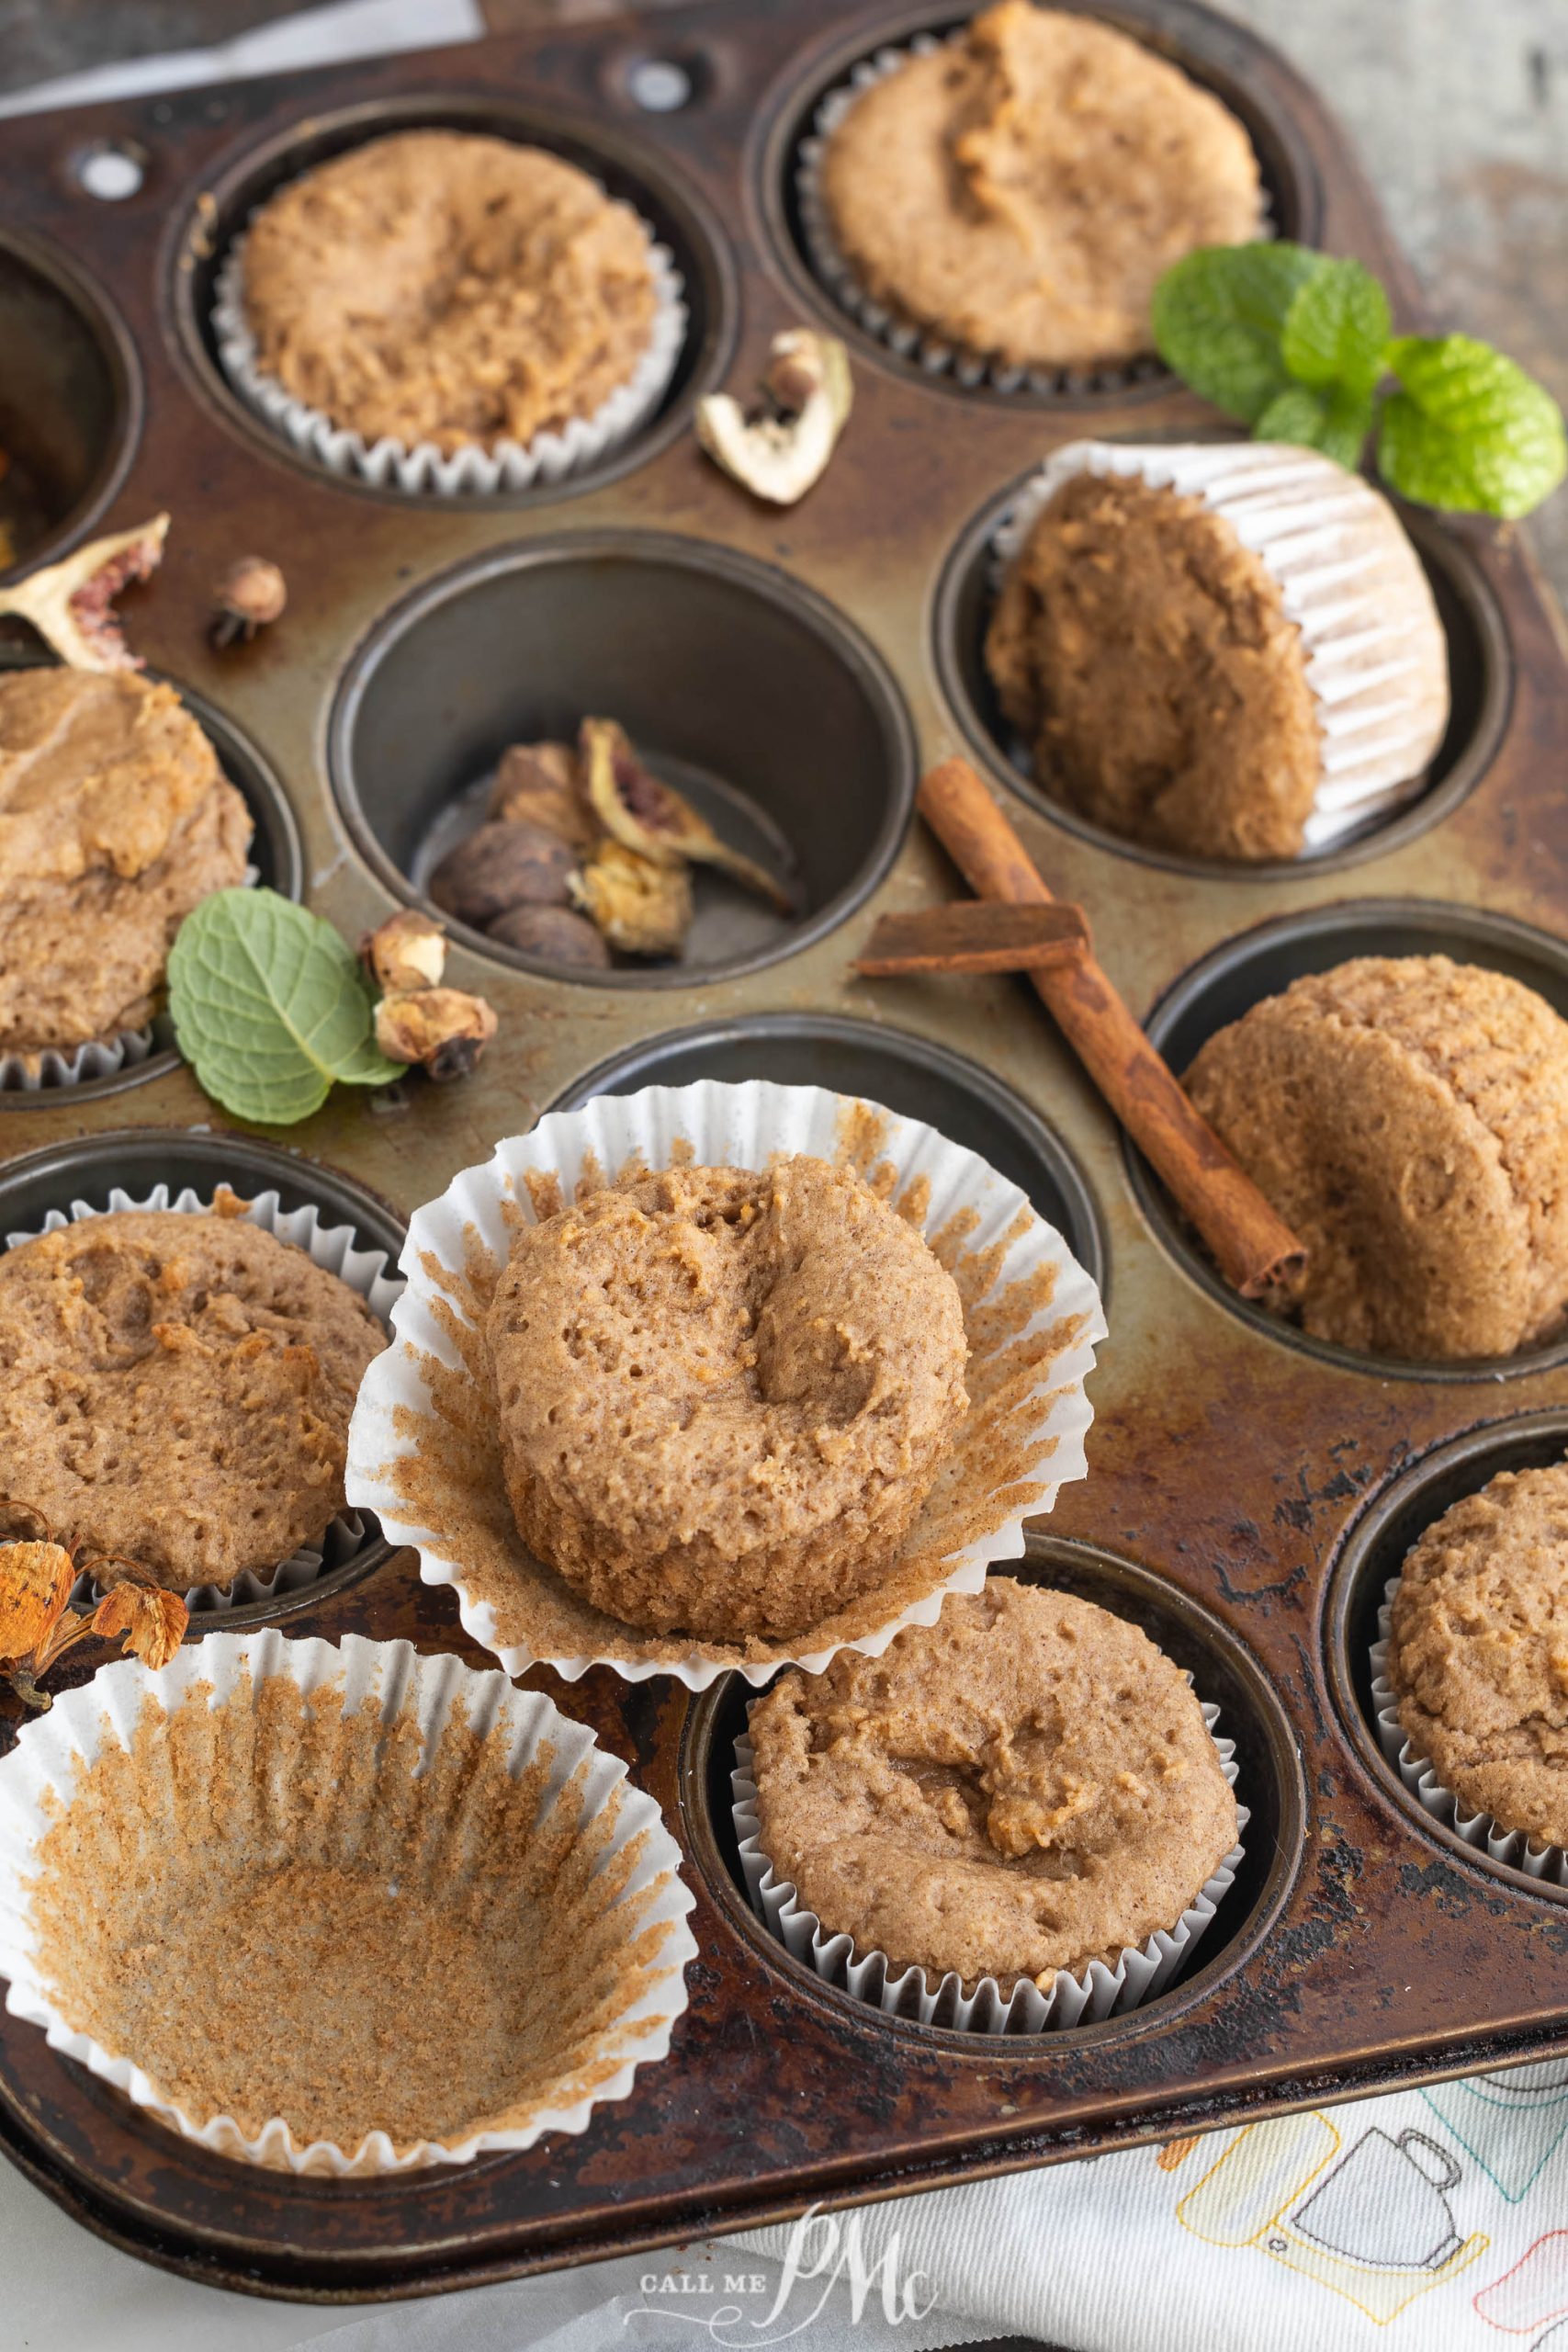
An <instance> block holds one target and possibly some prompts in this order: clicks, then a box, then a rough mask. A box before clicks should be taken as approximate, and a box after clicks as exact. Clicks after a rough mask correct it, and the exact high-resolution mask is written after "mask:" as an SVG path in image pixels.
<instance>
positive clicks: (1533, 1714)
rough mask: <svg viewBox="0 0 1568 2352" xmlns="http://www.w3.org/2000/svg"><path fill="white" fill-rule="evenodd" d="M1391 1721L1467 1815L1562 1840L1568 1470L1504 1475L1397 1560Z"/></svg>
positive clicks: (1567, 1714)
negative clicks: (1395, 1719) (1395, 1709)
mask: <svg viewBox="0 0 1568 2352" xmlns="http://www.w3.org/2000/svg"><path fill="white" fill-rule="evenodd" d="M1390 1614H1391V1621H1392V1622H1391V1637H1390V1641H1389V1647H1388V1668H1387V1671H1388V1679H1389V1681H1390V1682H1391V1683H1392V1685H1393V1691H1394V1693H1395V1696H1396V1698H1397V1700H1398V1702H1399V1720H1400V1723H1401V1724H1402V1726H1403V1727H1404V1735H1405V1737H1406V1738H1407V1739H1408V1740H1409V1741H1410V1743H1411V1745H1412V1747H1414V1748H1415V1749H1416V1754H1417V1755H1418V1756H1420V1757H1423V1758H1427V1760H1429V1762H1430V1764H1431V1767H1432V1770H1434V1772H1435V1773H1436V1774H1437V1776H1438V1780H1439V1781H1441V1782H1442V1784H1443V1786H1444V1788H1446V1789H1449V1790H1451V1791H1452V1792H1453V1794H1454V1795H1455V1796H1456V1797H1457V1798H1458V1799H1459V1801H1460V1804H1461V1809H1462V1811H1463V1812H1464V1813H1466V1814H1472V1813H1484V1814H1490V1815H1492V1817H1493V1819H1494V1820H1495V1822H1496V1824H1497V1826H1498V1827H1499V1828H1500V1829H1504V1830H1517V1831H1522V1832H1523V1833H1524V1834H1525V1835H1527V1836H1528V1837H1530V1838H1535V1839H1537V1840H1539V1841H1540V1842H1541V1843H1544V1844H1546V1845H1551V1846H1568V1463H1562V1462H1556V1463H1552V1464H1550V1465H1549V1467H1547V1468H1546V1469H1543V1470H1507V1471H1505V1472H1504V1473H1503V1474H1502V1476H1500V1477H1496V1478H1494V1479H1493V1480H1492V1481H1491V1483H1490V1485H1488V1486H1485V1487H1483V1488H1482V1490H1481V1492H1480V1493H1479V1494H1478V1495H1466V1496H1464V1497H1463V1498H1461V1500H1460V1501H1459V1502H1457V1503H1455V1504H1453V1505H1452V1507H1451V1508H1450V1510H1446V1511H1445V1512H1444V1513H1443V1515H1442V1517H1441V1519H1439V1520H1438V1521H1435V1523H1434V1524H1433V1525H1432V1526H1431V1527H1429V1528H1428V1529H1427V1532H1426V1533H1425V1534H1424V1535H1423V1536H1422V1538H1421V1540H1420V1542H1419V1543H1418V1544H1415V1545H1414V1546H1413V1547H1412V1549H1411V1551H1410V1553H1409V1555H1407V1557H1406V1559H1405V1562H1404V1569H1403V1570H1402V1572H1401V1575H1400V1579H1399V1584H1398V1586H1397V1588H1396V1589H1395V1592H1394V1596H1393V1605H1392V1609H1391V1612H1390Z"/></svg>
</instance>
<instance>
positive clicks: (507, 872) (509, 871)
mask: <svg viewBox="0 0 1568 2352" xmlns="http://www.w3.org/2000/svg"><path fill="white" fill-rule="evenodd" d="M576 863H577V860H576V856H575V854H573V852H572V851H571V850H570V849H569V848H568V846H567V844H566V843H565V842H563V841H559V840H558V839H557V837H556V836H555V835H554V834H553V833H547V832H544V831H541V830H540V828H539V827H538V826H537V825H528V824H524V823H522V822H521V821H520V820H510V821H509V820H504V819H491V821H490V822H489V823H488V824H483V825H480V826H479V829H478V831H475V832H471V833H469V834H468V836H467V838H466V839H465V840H463V841H460V842H458V843H457V847H456V848H455V849H450V850H448V851H447V853H446V856H445V857H444V858H443V859H442V860H441V863H440V865H438V866H437V867H436V868H435V871H434V874H432V876H431V877H430V895H431V897H432V898H433V899H434V901H435V903H436V905H437V906H438V907H439V908H440V909H441V910H442V912H443V914H448V915H450V916H451V917H452V918H453V920H454V922H466V923H469V924H471V925H472V926H473V928H474V929H475V930H476V931H483V930H484V929H485V927H486V926H487V924H490V923H492V922H494V921H495V919H496V917H497V916H498V915H503V914H506V913H508V912H509V911H510V910H511V909H512V908H513V907H520V906H538V907H564V906H565V904H566V902H567V888H568V884H569V882H570V876H571V874H572V870H573V868H574V866H575V865H576Z"/></svg>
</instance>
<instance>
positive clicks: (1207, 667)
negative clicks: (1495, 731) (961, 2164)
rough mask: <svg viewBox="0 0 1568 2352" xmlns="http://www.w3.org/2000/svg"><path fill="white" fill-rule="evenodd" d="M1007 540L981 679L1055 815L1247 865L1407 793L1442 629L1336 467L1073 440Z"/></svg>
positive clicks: (1444, 645)
mask: <svg viewBox="0 0 1568 2352" xmlns="http://www.w3.org/2000/svg"><path fill="white" fill-rule="evenodd" d="M1004 537H1005V540H1006V542H1007V545H1008V548H1009V550H1010V560H1009V561H1008V566H1007V570H1006V572H1005V575H1004V577H1003V581H1002V585H1001V591H1000V594H999V595H998V599H997V603H996V605H995V607H994V609H993V612H992V615H991V618H990V622H989V625H988V627H987V632H986V642H985V662H986V670H987V674H988V676H989V678H990V680H991V684H993V686H994V687H995V689H996V693H997V698H998V703H999V704H1000V706H1001V710H1002V714H1003V716H1004V718H1006V719H1007V721H1008V724H1009V725H1010V727H1011V728H1012V729H1015V730H1016V733H1017V734H1018V736H1019V737H1020V739H1021V743H1022V744H1023V745H1024V746H1025V747H1026V748H1027V751H1028V753H1029V756H1030V759H1031V761H1032V768H1033V773H1034V776H1035V780H1036V781H1037V782H1038V783H1039V785H1040V786H1041V787H1042V788H1043V790H1044V791H1045V792H1046V793H1047V794H1048V795H1049V796H1050V797H1051V798H1052V799H1054V800H1056V801H1059V802H1060V803H1061V804H1062V806H1063V807H1064V808H1066V809H1072V810H1074V811H1075V812H1076V813H1077V815H1079V816H1080V817H1085V818H1087V819H1089V820H1090V822H1092V823H1094V824H1097V825H1102V826H1103V827H1105V829H1106V830H1107V831H1110V832H1113V833H1119V834H1122V835H1123V836H1124V837H1125V838H1126V839H1128V840H1130V841H1135V842H1142V843H1144V844H1145V845H1146V846H1147V847H1149V848H1151V849H1163V850H1175V851H1179V852H1181V853H1183V854H1186V855H1189V856H1194V857H1212V858H1222V859H1228V860H1237V861H1245V860H1250V859H1258V858H1289V857H1297V856H1300V855H1301V854H1302V853H1303V850H1306V849H1311V848H1317V847H1321V846H1326V845H1327V844H1328V843H1329V842H1332V841H1334V840H1337V839H1338V838H1340V837H1341V836H1342V835H1343V834H1345V833H1346V832H1348V831H1354V830H1356V829H1357V828H1358V827H1359V825H1360V824H1362V823H1364V822H1365V821H1367V820H1368V819H1369V818H1371V817H1373V816H1377V815H1382V814H1386V813H1387V812H1388V810H1389V809H1391V808H1392V807H1393V805H1395V803H1396V802H1397V800H1399V799H1402V798H1405V797H1409V795H1410V793H1411V792H1412V791H1414V790H1417V789H1419V786H1420V782H1421V780H1422V777H1423V775H1424V772H1425V770H1426V768H1427V763H1428V762H1429V761H1430V759H1431V757H1432V755H1433V753H1434V752H1436V750H1437V748H1438V744H1439V743H1440V742H1441V741H1442V737H1443V733H1444V730H1445V729H1446V728H1447V725H1448V718H1449V669H1448V642H1447V639H1446V637H1445V635H1444V632H1443V627H1442V622H1441V620H1440V619H1439V617H1438V609H1437V606H1436V605H1435V604H1434V602H1433V599H1432V592H1431V589H1430V587H1429V586H1428V584H1427V576H1426V573H1425V571H1423V570H1422V567H1421V563H1420V560H1419V559H1418V558H1417V556H1416V551H1415V549H1414V548H1413V547H1412V546H1411V544H1410V541H1409V539H1408V537H1406V535H1405V533H1404V528H1403V526H1402V525H1401V524H1400V522H1399V519H1398V517H1397V515H1395V514H1394V512H1393V508H1392V507H1391V506H1390V505H1389V503H1388V502H1387V500H1386V499H1384V498H1383V497H1382V495H1381V494H1380V493H1379V492H1377V491H1375V490H1373V489H1372V487H1371V484H1370V483H1367V482H1362V481H1358V480H1356V479H1355V478H1354V477H1352V476H1350V475H1348V474H1347V473H1346V472H1345V470H1344V469H1343V468H1342V467H1340V466H1337V465H1336V464H1335V463H1334V462H1333V460H1332V459H1331V458H1325V457H1322V456H1320V455H1318V454H1317V453H1315V452H1314V451H1311V450H1306V449H1297V448H1292V447H1284V446H1281V445H1278V444H1274V445H1261V446H1260V445H1258V444H1252V443H1244V444H1239V445H1235V446H1234V447H1232V446H1221V447H1154V448H1150V449H1146V450H1140V449H1130V448H1126V447H1111V446H1109V445H1106V444H1103V443H1096V442H1076V443H1073V444H1071V445H1070V446H1069V447H1066V448H1065V449H1062V450H1059V451H1057V452H1056V453H1055V456H1054V457H1053V458H1052V459H1051V461H1050V463H1049V464H1048V465H1047V466H1046V468H1045V469H1044V470H1043V473H1042V475H1041V476H1040V477H1039V479H1038V481H1036V483H1035V484H1033V485H1032V488H1031V490H1030V492H1028V493H1027V494H1026V498H1025V501H1024V505H1023V508H1022V510H1021V514H1020V515H1019V516H1018V517H1017V518H1015V521H1014V523H1013V524H1012V525H1010V526H1009V528H1008V530H1007V532H1006V533H1005V534H1004Z"/></svg>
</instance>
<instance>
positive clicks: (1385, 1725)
mask: <svg viewBox="0 0 1568 2352" xmlns="http://www.w3.org/2000/svg"><path fill="white" fill-rule="evenodd" d="M1400 1582H1401V1578H1400V1577H1390V1578H1389V1581H1388V1583H1387V1584H1386V1585H1385V1586H1384V1587H1383V1597H1382V1604H1381V1606H1380V1607H1379V1610H1378V1638H1377V1640H1376V1641H1375V1642H1374V1643H1373V1645H1372V1652H1371V1662H1372V1713H1373V1717H1374V1720H1375V1722H1376V1724H1377V1734H1378V1745H1379V1746H1380V1747H1381V1748H1382V1752H1383V1754H1384V1755H1385V1756H1386V1757H1387V1758H1388V1760H1389V1762H1390V1763H1391V1764H1392V1765H1393V1769H1394V1770H1395V1771H1396V1772H1397V1773H1398V1774H1399V1777H1400V1779H1401V1780H1402V1781H1404V1785H1405V1787H1406V1788H1407V1789H1408V1790H1409V1792H1410V1793H1411V1795H1412V1796H1413V1797H1414V1798H1415V1799H1416V1804H1418V1805H1420V1807H1421V1809H1422V1811H1423V1812H1424V1813H1429V1814H1430V1815H1431V1816H1432V1818H1433V1820H1434V1821H1440V1822H1441V1823H1442V1824H1443V1826H1444V1827H1445V1828H1446V1829H1451V1830H1452V1831H1453V1833H1454V1835H1455V1837H1456V1838H1463V1839H1464V1842H1465V1844H1466V1845H1467V1846H1473V1847H1474V1848H1475V1849H1476V1852H1477V1853H1479V1854H1484V1855H1485V1856H1486V1858H1487V1860H1489V1861H1494V1862H1502V1863H1504V1864H1506V1867H1507V1868H1508V1869H1510V1870H1516V1871H1524V1872H1525V1874H1526V1875H1527V1877H1529V1878H1539V1879H1544V1880H1545V1881H1546V1883H1548V1885H1551V1886H1568V1852H1565V1851H1564V1850H1563V1849H1562V1847H1561V1846H1546V1845H1540V1844H1539V1843H1538V1842H1537V1841H1536V1840H1535V1839H1534V1838H1530V1837H1529V1834H1528V1833H1527V1832H1526V1831H1525V1830H1523V1829H1505V1828H1504V1827H1503V1826H1502V1825H1501V1824H1500V1823H1499V1822H1498V1821H1497V1820H1496V1819H1495V1817H1494V1816H1493V1815H1491V1814H1489V1813H1467V1812H1466V1811H1465V1809H1464V1807H1463V1805H1462V1804H1461V1802H1460V1800H1459V1798H1458V1797H1457V1796H1456V1795H1455V1794H1454V1792H1453V1791H1452V1789H1448V1788H1445V1787H1444V1786H1443V1783H1442V1781H1440V1780H1439V1779H1438V1775H1437V1773H1436V1772H1435V1771H1434V1770H1433V1769H1432V1766H1431V1765H1430V1764H1429V1763H1428V1762H1427V1758H1425V1757H1424V1756H1422V1755H1420V1754H1419V1753H1418V1752H1417V1750H1416V1746H1415V1744H1414V1742H1413V1741H1412V1740H1411V1739H1410V1738H1409V1737H1408V1736H1407V1735H1406V1733H1405V1729H1404V1724H1402V1723H1401V1722H1400V1720H1399V1700H1398V1697H1397V1695H1396V1693H1395V1691H1394V1688H1393V1683H1392V1682H1391V1681H1390V1680H1389V1673H1388V1652H1389V1642H1390V1639H1391V1636H1392V1634H1393V1596H1394V1594H1395V1593H1396V1592H1397V1591H1398V1590H1399V1587H1400Z"/></svg>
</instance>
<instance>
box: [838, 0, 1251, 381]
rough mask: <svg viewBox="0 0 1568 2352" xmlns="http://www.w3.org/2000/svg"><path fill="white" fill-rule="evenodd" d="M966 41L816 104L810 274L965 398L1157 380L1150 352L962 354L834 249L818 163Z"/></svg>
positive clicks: (949, 42) (939, 41)
mask: <svg viewBox="0 0 1568 2352" xmlns="http://www.w3.org/2000/svg"><path fill="white" fill-rule="evenodd" d="M965 39H966V32H965V30H964V28H962V27H961V28H959V30H958V31H957V32H953V33H949V34H948V35H946V37H945V38H939V37H938V36H937V35H935V34H934V33H921V34H919V35H918V36H917V37H916V39H915V40H911V41H909V42H908V44H907V45H905V46H903V47H898V48H891V47H888V48H883V49H878V50H876V51H874V52H873V53H872V55H871V56H869V57H863V58H862V59H861V60H860V62H858V64H856V65H855V66H853V67H852V70H851V72H850V74H849V75H848V77H847V78H846V79H845V80H844V81H841V82H839V83H836V84H835V85H834V86H833V88H832V89H830V90H829V91H828V93H827V94H826V96H824V97H823V98H822V99H821V101H820V103H819V104H818V108H817V112H816V114H815V116H814V117H813V118H812V126H811V129H810V130H809V132H808V133H807V136H806V137H805V138H804V139H803V140H802V141H801V142H800V146H799V148H798V150H797V151H796V154H795V200H796V203H797V205H798V208H799V215H800V228H801V235H802V237H803V239H804V241H805V244H806V251H807V259H808V260H809V262H810V264H811V266H812V269H813V271H814V272H815V274H816V276H817V277H818V278H819V279H820V280H821V282H822V284H823V285H824V286H825V287H826V288H827V289H828V291H829V294H831V295H832V297H833V299H834V300H835V301H836V302H837V303H838V304H839V305H840V308H841V309H843V310H845V311H848V312H849V314H850V316H851V318H852V319H853V320H854V321H855V322H857V324H858V325H860V326H863V328H864V329H865V331H866V333H867V334H871V335H874V336H875V338H876V340H877V342H878V343H884V344H886V345H887V348H888V349H889V350H890V351H893V352H896V353H897V356H898V357H899V358H900V359H908V360H912V361H914V363H915V364H916V366H918V367H919V368H924V370H925V371H926V373H927V374H928V375H931V376H951V377H952V379H953V382H954V383H955V384H961V385H962V386H963V387H964V390H965V391H976V390H985V391H991V392H1033V393H1037V394H1039V393H1044V394H1047V395H1049V394H1058V395H1061V394H1066V395H1067V396H1068V397H1077V396H1079V395H1081V394H1082V393H1084V392H1118V391H1124V390H1126V389H1127V387H1128V386H1129V385H1131V384H1136V383H1140V382H1144V381H1146V380H1147V379H1149V378H1150V377H1153V376H1161V375H1163V374H1164V373H1165V368H1164V365H1163V363H1162V362H1161V360H1160V359H1159V357H1158V356H1157V354H1156V353H1155V352H1154V351H1153V350H1152V349H1151V350H1150V351H1148V352H1147V353H1145V354H1143V355H1141V356H1138V357H1137V358H1134V359H1115V360H1107V361H1105V362H1104V363H1103V364H1102V365H1099V366H1094V367H1077V368H1021V367H1019V366H1018V365H1016V363H1014V362H1012V361H1010V360H1004V359H1000V358H998V356H996V355H995V354H989V355H987V353H985V352H976V351H968V350H965V349H964V346H963V345H960V344H956V343H954V342H953V341H951V340H950V339H949V338H948V337H946V336H944V335H941V334H934V333H933V332H932V331H931V328H929V327H925V326H922V325H920V324H919V322H918V321H916V320H913V319H910V318H907V317H905V316H904V315H903V314H902V313H900V311H898V310H897V306H896V305H894V304H892V303H888V302H885V301H879V300H877V298H876V297H875V296H874V294H871V293H870V292H868V291H867V289H866V288H865V287H863V285H862V284H861V282H860V280H859V278H858V277H856V275H855V270H854V266H853V264H852V262H851V261H850V259H849V258H848V256H847V255H846V254H844V253H843V251H842V250H841V249H840V244H839V242H838V239H837V236H836V235H835V233H834V229H833V216H832V213H831V211H830V209H829V205H828V201H827V198H826V196H825V195H824V193H823V187H822V163H823V158H824V156H825V155H826V153H827V151H828V146H829V141H830V140H831V139H832V136H833V134H834V132H835V131H836V130H838V129H839V127H840V124H841V123H842V122H843V121H844V119H845V118H846V117H847V116H848V115H849V114H850V113H851V112H852V109H853V107H854V106H855V104H856V102H857V100H858V99H859V98H860V97H861V96H863V93H864V92H865V91H867V90H868V89H870V88H871V87H872V86H873V85H874V84H875V83H878V82H885V81H886V80H887V79H888V77H889V76H890V75H891V74H897V71H898V69H899V67H900V66H902V65H904V64H907V63H908V61H909V59H910V58H913V57H932V56H935V55H936V54H937V52H938V51H941V50H943V49H947V48H952V47H954V46H957V45H959V44H961V43H962V42H963V41H964V40H965ZM1260 203H1261V205H1262V206H1263V208H1264V210H1263V213H1262V216H1261V217H1260V220H1259V224H1258V236H1259V237H1268V236H1270V235H1272V233H1273V232H1272V230H1271V228H1270V226H1269V220H1268V216H1267V205H1268V192H1267V190H1266V189H1263V190H1261V191H1260Z"/></svg>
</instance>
